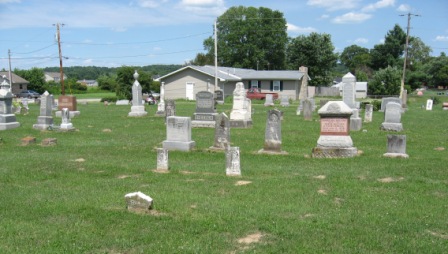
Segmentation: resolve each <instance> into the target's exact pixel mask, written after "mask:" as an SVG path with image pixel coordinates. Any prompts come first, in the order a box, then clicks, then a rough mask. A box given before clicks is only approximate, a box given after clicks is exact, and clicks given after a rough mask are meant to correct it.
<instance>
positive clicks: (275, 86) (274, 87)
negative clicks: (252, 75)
mask: <svg viewBox="0 0 448 254" xmlns="http://www.w3.org/2000/svg"><path fill="white" fill-rule="evenodd" d="M272 91H274V92H279V91H280V80H274V81H273V82H272Z"/></svg>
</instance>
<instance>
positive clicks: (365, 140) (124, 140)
mask: <svg viewBox="0 0 448 254" xmlns="http://www.w3.org/2000/svg"><path fill="white" fill-rule="evenodd" d="M426 99H427V98H417V97H410V98H409V103H408V106H409V110H408V111H407V112H406V113H405V114H404V115H403V116H402V122H403V127H404V129H405V131H403V132H402V134H406V135H407V153H408V154H409V157H410V158H409V159H392V158H384V157H382V155H383V153H385V152H386V147H387V146H386V144H387V138H386V135H387V133H386V132H382V131H380V130H379V127H380V125H381V123H382V121H383V113H380V112H374V114H373V122H372V123H368V124H363V130H364V131H359V132H352V133H351V137H352V139H353V142H354V145H355V146H356V147H357V148H358V149H359V150H361V151H362V152H363V153H362V154H361V155H360V156H358V157H356V158H349V159H313V158H311V150H312V148H313V147H315V146H316V142H317V139H318V137H319V122H318V120H319V118H318V115H317V113H315V115H314V120H313V121H304V120H303V118H302V117H301V116H296V115H295V111H296V107H297V102H296V103H295V104H294V105H292V106H291V107H288V108H281V110H283V111H284V121H283V122H282V135H283V146H282V147H283V150H285V151H287V152H288V153H289V154H288V155H281V156H272V155H271V156H268V155H259V154H255V152H256V151H258V150H259V149H261V148H262V147H263V143H264V128H265V121H266V111H267V110H268V109H269V108H265V107H264V106H262V105H261V104H254V105H253V109H254V112H255V113H254V115H253V122H254V127H253V128H251V129H232V130H231V139H232V146H239V147H240V150H241V170H242V177H227V176H226V175H225V156H224V154H223V153H220V152H210V151H209V150H208V148H209V147H210V146H212V145H213V140H214V137H213V135H214V130H213V129H193V131H192V132H193V133H192V137H193V140H195V141H196V149H195V150H194V151H192V152H174V151H172V152H170V155H169V156H170V158H169V164H170V172H169V173H167V174H161V173H156V172H154V171H153V170H154V169H155V168H156V151H155V148H156V147H161V142H162V141H163V140H164V139H165V135H166V134H165V133H166V128H165V125H164V119H163V118H159V117H155V116H154V114H155V111H156V110H157V106H155V105H151V106H147V111H148V112H149V114H148V116H147V117H142V118H129V117H127V114H128V113H129V111H130V107H129V106H115V105H110V106H107V107H106V106H104V105H102V104H100V103H89V104H87V105H79V106H78V109H79V110H80V111H81V115H80V116H79V117H76V118H74V119H72V123H73V125H74V127H75V128H77V131H75V132H66V133H64V132H56V131H43V132H41V131H38V130H34V129H32V125H33V124H35V123H36V122H37V116H38V114H39V108H38V107H37V106H36V105H31V106H30V113H29V114H28V115H18V116H17V120H18V121H19V122H20V123H21V127H20V128H16V129H12V130H7V131H2V132H0V138H1V144H0V151H1V164H0V191H1V195H0V204H1V206H2V208H1V209H0V228H1V230H0V253H446V252H447V251H448V219H447V218H448V217H447V216H448V215H447V210H448V156H447V150H446V149H448V147H447V141H448V128H447V127H448V121H447V118H448V111H443V110H442V109H441V105H440V104H439V105H435V106H434V110H433V111H426V110H423V109H421V105H422V104H424V103H425V100H426ZM443 99H445V98H444V97H443V98H441V100H442V101H443ZM444 101H448V98H447V99H445V100H444ZM176 108H177V115H180V116H191V115H192V114H193V112H194V108H195V105H194V103H192V102H183V101H182V102H178V103H177V105H176ZM230 110H231V105H229V104H226V105H222V106H221V105H219V106H218V111H219V112H226V113H228V115H229V113H230ZM361 115H362V116H363V113H362V114H361ZM60 122H61V119H60V118H55V124H60ZM27 136H33V137H35V138H36V139H37V143H36V144H31V145H27V146H23V145H21V139H22V138H24V137H27ZM45 138H57V145H56V146H49V147H44V146H41V145H40V142H41V141H42V140H43V139H45ZM442 148H445V150H444V149H442ZM135 191H142V192H143V193H145V194H147V195H149V196H151V197H152V198H153V199H154V209H153V210H152V211H151V212H150V213H147V214H137V213H131V212H128V211H127V210H126V206H125V200H124V195H125V194H127V193H130V192H135Z"/></svg>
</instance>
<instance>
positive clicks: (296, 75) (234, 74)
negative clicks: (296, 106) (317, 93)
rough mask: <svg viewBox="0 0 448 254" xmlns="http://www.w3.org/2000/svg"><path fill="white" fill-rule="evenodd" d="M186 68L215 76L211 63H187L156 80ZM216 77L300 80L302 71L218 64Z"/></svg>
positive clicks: (224, 78)
mask: <svg viewBox="0 0 448 254" xmlns="http://www.w3.org/2000/svg"><path fill="white" fill-rule="evenodd" d="M186 69H193V70H195V71H198V72H201V73H204V74H206V75H208V76H210V77H213V78H215V67H214V66H211V65H205V66H197V65H189V66H185V67H183V68H180V69H179V70H176V71H173V72H171V73H168V74H166V75H165V76H162V77H159V78H158V79H157V80H158V81H160V80H163V79H165V78H166V77H169V76H171V75H174V74H176V73H179V72H182V71H184V70H186ZM217 69H218V73H217V77H218V79H219V80H220V81H242V80H253V79H257V80H277V79H280V80H300V79H301V78H302V77H303V74H304V73H303V72H300V71H257V70H254V69H242V68H232V67H222V66H218V68H217Z"/></svg>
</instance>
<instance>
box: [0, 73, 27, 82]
mask: <svg viewBox="0 0 448 254" xmlns="http://www.w3.org/2000/svg"><path fill="white" fill-rule="evenodd" d="M3 75H5V76H6V80H9V71H0V79H1V81H0V82H3ZM11 79H12V83H13V84H29V83H30V82H29V81H27V80H26V79H24V78H22V77H20V76H18V75H16V74H14V72H11Z"/></svg>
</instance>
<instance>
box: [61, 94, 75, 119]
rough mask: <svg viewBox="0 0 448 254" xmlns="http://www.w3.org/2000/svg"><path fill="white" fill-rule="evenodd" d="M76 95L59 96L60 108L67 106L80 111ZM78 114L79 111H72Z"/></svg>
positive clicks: (69, 108) (71, 109) (70, 109)
mask: <svg viewBox="0 0 448 254" xmlns="http://www.w3.org/2000/svg"><path fill="white" fill-rule="evenodd" d="M76 107H77V102H76V97H75V96H71V95H61V96H59V97H58V109H59V110H60V111H61V110H62V109H63V108H67V109H68V110H69V111H73V112H78V110H77V108H76ZM72 114H75V115H78V114H77V113H72Z"/></svg>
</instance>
